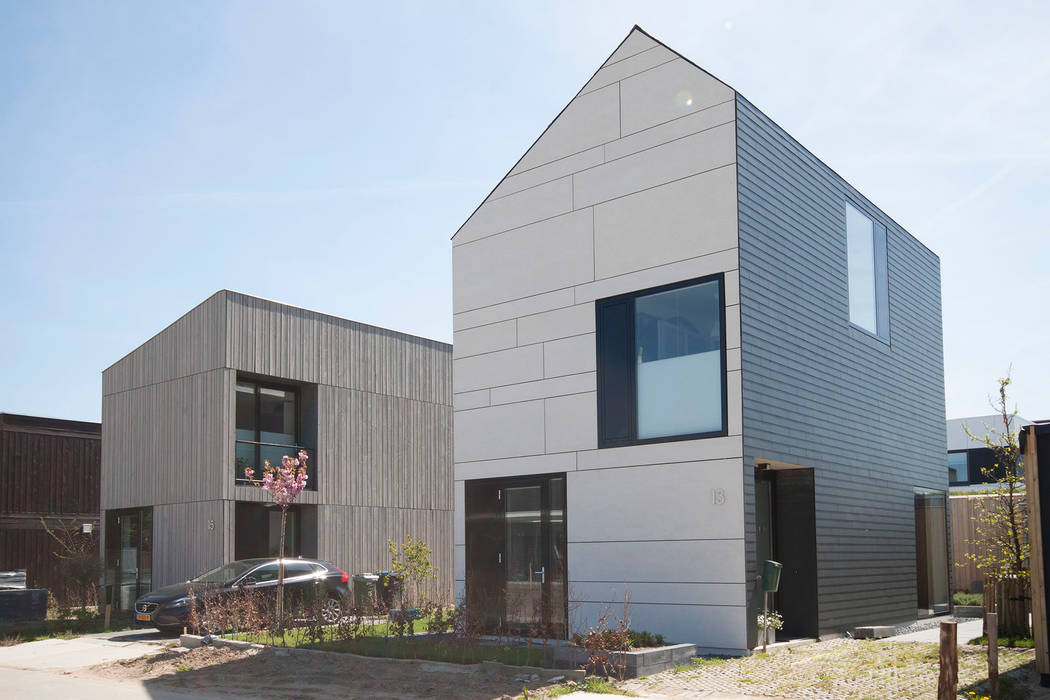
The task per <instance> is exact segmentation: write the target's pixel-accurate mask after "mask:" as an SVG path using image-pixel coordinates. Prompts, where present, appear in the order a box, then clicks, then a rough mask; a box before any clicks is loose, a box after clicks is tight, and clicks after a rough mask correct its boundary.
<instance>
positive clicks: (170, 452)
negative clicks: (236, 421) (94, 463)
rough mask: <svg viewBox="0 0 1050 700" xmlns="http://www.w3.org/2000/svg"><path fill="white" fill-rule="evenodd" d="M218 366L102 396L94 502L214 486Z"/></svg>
mask: <svg viewBox="0 0 1050 700" xmlns="http://www.w3.org/2000/svg"><path fill="white" fill-rule="evenodd" d="M225 375H226V370H223V369H216V370H212V371H209V372H206V373H202V374H194V375H190V376H186V377H180V378H177V379H171V380H167V381H164V382H160V383H157V384H150V385H147V386H142V387H138V388H134V389H129V390H126V391H123V392H120V393H118V394H112V395H109V396H104V397H103V399H102V426H103V427H102V434H103V441H102V442H103V461H104V463H105V464H106V465H107V468H106V469H105V470H104V472H103V477H102V509H103V510H108V509H111V508H130V507H136V506H146V505H156V504H163V503H179V502H185V501H202V500H208V499H210V498H215V497H216V496H219V495H220V494H221V493H222V481H223V477H225V476H226V475H228V474H232V467H229V468H225V467H227V466H228V465H229V464H230V462H223V457H224V453H225V450H224V449H223V442H222V439H221V438H222V435H223V434H224V432H225V425H226V421H225V416H224V414H223V408H224V406H225V405H226V401H225V400H224V393H225V391H226V390H227V382H226V376H225Z"/></svg>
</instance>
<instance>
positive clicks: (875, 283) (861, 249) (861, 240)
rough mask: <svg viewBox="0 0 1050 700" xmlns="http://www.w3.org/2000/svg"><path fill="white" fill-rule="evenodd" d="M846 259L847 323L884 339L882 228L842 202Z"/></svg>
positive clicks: (885, 303)
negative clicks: (844, 209) (847, 278)
mask: <svg viewBox="0 0 1050 700" xmlns="http://www.w3.org/2000/svg"><path fill="white" fill-rule="evenodd" d="M846 262H847V268H848V271H849V320H850V323H852V324H853V325H855V326H857V327H858V328H863V329H864V330H866V331H868V332H869V333H872V334H875V335H878V336H880V337H882V338H885V339H888V338H889V324H888V321H889V319H888V316H889V301H888V297H887V285H886V227H885V226H883V225H882V224H879V223H876V222H875V221H873V220H872V219H871V218H870V217H868V216H867V215H865V214H864V213H862V212H861V211H860V210H859V209H857V208H856V207H854V206H853V205H852V204H849V203H847V204H846Z"/></svg>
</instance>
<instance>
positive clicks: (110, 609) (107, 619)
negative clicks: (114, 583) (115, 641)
mask: <svg viewBox="0 0 1050 700" xmlns="http://www.w3.org/2000/svg"><path fill="white" fill-rule="evenodd" d="M112 611H113V604H112V603H106V626H105V627H104V628H103V629H105V630H106V631H107V632H109V614H110V613H111V612H112Z"/></svg>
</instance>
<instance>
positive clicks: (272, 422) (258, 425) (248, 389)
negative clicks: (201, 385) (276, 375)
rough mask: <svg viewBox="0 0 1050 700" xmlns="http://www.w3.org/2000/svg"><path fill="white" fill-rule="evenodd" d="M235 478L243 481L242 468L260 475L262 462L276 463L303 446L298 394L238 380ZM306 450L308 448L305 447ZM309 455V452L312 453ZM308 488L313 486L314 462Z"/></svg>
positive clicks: (311, 466)
mask: <svg viewBox="0 0 1050 700" xmlns="http://www.w3.org/2000/svg"><path fill="white" fill-rule="evenodd" d="M236 397H237V398H236V441H237V444H236V465H235V467H236V478H237V480H238V481H240V482H243V481H244V480H245V479H244V468H245V467H251V468H252V469H255V471H256V474H255V478H261V476H262V466H263V462H264V461H267V460H268V461H269V462H270V464H274V465H278V464H280V463H281V458H282V457H283V456H285V455H288V456H289V457H294V456H295V455H296V454H297V453H298V451H299V450H300V449H302V445H301V440H300V435H299V394H298V392H297V391H296V390H295V389H293V388H290V387H281V386H276V385H267V384H261V383H259V382H251V381H244V380H240V379H239V380H237V387H236ZM307 452H308V453H309V450H307ZM311 457H312V454H311ZM308 464H309V466H310V470H309V474H310V480H309V481H308V482H307V484H308V488H311V489H313V488H316V487H317V485H316V483H315V482H314V474H316V471H315V470H314V469H313V467H314V465H313V464H311V463H310V462H308Z"/></svg>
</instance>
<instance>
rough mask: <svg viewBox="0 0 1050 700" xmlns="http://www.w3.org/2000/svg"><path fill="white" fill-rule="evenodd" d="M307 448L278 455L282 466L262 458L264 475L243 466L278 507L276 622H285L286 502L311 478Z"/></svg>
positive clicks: (298, 492)
mask: <svg viewBox="0 0 1050 700" xmlns="http://www.w3.org/2000/svg"><path fill="white" fill-rule="evenodd" d="M307 459H308V455H307V454H306V450H299V455H298V456H296V457H289V456H287V455H285V456H284V457H281V466H279V467H275V466H273V465H272V464H270V460H263V477H262V479H261V480H258V479H256V478H255V470H254V469H252V468H251V467H245V469H244V478H246V479H247V480H248V482H249V483H250V484H252V485H253V486H258V487H260V488H262V490H263V491H266V492H267V493H269V494H270V495H271V496H272V497H273V500H274V502H276V503H277V505H279V506H280V507H281V550H280V555H279V556H280V558H279V559H278V560H277V626H278V628H279V629H280V628H281V627H283V626H284V529H285V525H286V524H287V522H288V506H290V505H291V504H292V501H294V500H295V499H296V497H297V496H298V495H299V494H300V493H302V492H303V489H305V488H306V482H307V480H308V479H309V478H310V477H309V476H307V475H306V460H307Z"/></svg>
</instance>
